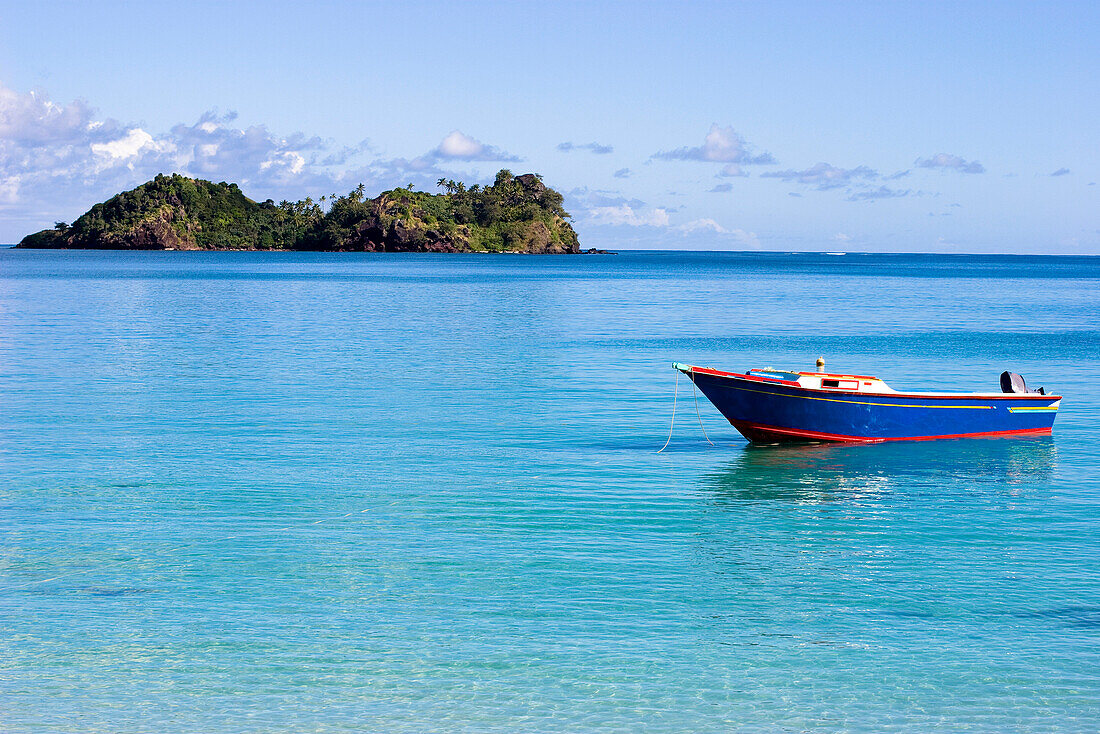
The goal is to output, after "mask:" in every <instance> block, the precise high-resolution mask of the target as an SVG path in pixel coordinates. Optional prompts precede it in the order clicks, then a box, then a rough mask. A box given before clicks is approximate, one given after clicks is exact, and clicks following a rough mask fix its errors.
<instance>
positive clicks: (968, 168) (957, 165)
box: [916, 153, 985, 173]
mask: <svg viewBox="0 0 1100 734" xmlns="http://www.w3.org/2000/svg"><path fill="white" fill-rule="evenodd" d="M916 165H918V166H920V167H921V168H942V169H945V170H955V171H959V172H960V173H985V166H983V165H982V164H981V163H979V162H978V161H968V160H966V159H965V158H960V157H959V156H957V155H951V154H950V153H937V154H936V155H934V156H931V157H929V158H918V159H917V160H916Z"/></svg>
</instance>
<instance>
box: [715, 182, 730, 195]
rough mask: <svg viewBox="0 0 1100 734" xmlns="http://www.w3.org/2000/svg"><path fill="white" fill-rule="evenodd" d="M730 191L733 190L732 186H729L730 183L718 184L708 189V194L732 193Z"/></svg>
mask: <svg viewBox="0 0 1100 734" xmlns="http://www.w3.org/2000/svg"><path fill="white" fill-rule="evenodd" d="M732 190H733V184H731V183H720V184H715V186H714V188H712V189H710V193H712V194H721V193H725V192H727V191H732Z"/></svg>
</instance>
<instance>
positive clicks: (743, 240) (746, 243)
mask: <svg viewBox="0 0 1100 734" xmlns="http://www.w3.org/2000/svg"><path fill="white" fill-rule="evenodd" d="M729 234H730V236H731V237H732V238H733V241H734V242H736V243H737V244H739V245H741V246H742V247H747V248H749V249H750V250H759V249H760V238H759V237H757V236H756V233H755V232H746V231H745V230H743V229H735V230H733V231H731V232H730V233H729Z"/></svg>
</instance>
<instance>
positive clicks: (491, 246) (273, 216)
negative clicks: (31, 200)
mask: <svg viewBox="0 0 1100 734" xmlns="http://www.w3.org/2000/svg"><path fill="white" fill-rule="evenodd" d="M438 185H439V187H440V188H441V189H443V192H442V193H439V194H430V193H427V192H424V191H414V190H413V188H412V184H409V185H408V186H407V187H405V188H396V189H392V190H390V191H385V192H383V193H381V194H379V195H378V196H377V197H375V198H373V199H371V198H366V197H365V196H364V190H363V185H362V184H360V185H359V186H358V187H357V188H356V189H355V190H353V191H352V192H351V193H349V194H347V195H346V196H335V195H333V196H332V197H321V200H320V202H315V201H313V200H312V199H310V198H307V199H305V200H304V201H296V202H290V201H282V202H280V203H278V204H276V203H275V202H274V201H272V200H271V199H268V200H267V201H264V202H255V201H253V200H251V199H249V198H248V197H247V196H245V195H244V194H243V193H242V192H241V190H240V188H239V187H238V186H237V184H234V183H225V182H222V183H213V182H210V181H204V180H202V179H194V178H187V177H185V176H180V175H179V174H173V175H170V176H165V175H160V176H157V177H156V178H155V179H153V180H152V181H149V182H147V183H144V184H142V185H141V186H138V187H137V188H135V189H132V190H130V191H126V192H123V193H121V194H118V195H117V196H115V197H113V198H111V199H108V200H107V201H105V202H103V203H102V204H96V205H95V206H93V207H92V208H91V209H89V210H88V211H87V212H86V213H85V214H83V215H81V216H80V218H78V219H77V220H76V221H75V222H73V223H72V224H71V225H70V224H66V223H65V222H58V223H57V224H56V226H55V227H54V228H53V229H45V230H42V231H41V232H36V233H35V234H31V235H27V236H26V237H24V238H23V240H22V241H21V242H20V243H19V244H18V245H16V247H21V248H49V249H55V248H68V249H85V250H88V249H95V250H315V251H319V250H323V251H353V252H516V253H531V254H577V253H580V252H581V249H580V243H579V242H578V240H577V233H576V232H575V231H573V227H572V225H571V224H570V223H569V219H570V216H569V213H568V212H566V211H565V209H564V208H563V207H562V195H561V194H560V193H558V192H557V191H555V190H554V189H551V188H549V187H547V186H546V185H545V184H543V183H542V178H541V176H539V175H537V174H533V173H526V174H523V175H521V176H513V175H512V173H511V171H508V170H501V171H500V172H499V173H497V175H496V180H495V181H494V182H493V184H492V185H491V186H480V185H476V184H475V185H473V186H470V187H469V188H467V187H466V185H465V184H462V183H459V182H457V181H453V180H446V179H440V180H439V182H438ZM326 200H327V209H326V206H325V205H326ZM589 252H596V250H590V251H589Z"/></svg>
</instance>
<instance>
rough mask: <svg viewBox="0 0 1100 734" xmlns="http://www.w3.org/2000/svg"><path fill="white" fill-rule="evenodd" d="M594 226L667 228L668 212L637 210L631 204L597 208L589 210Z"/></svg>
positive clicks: (652, 209) (658, 209)
mask: <svg viewBox="0 0 1100 734" xmlns="http://www.w3.org/2000/svg"><path fill="white" fill-rule="evenodd" d="M588 221H589V222H591V223H592V224H610V225H613V226H624V225H625V226H628V227H667V226H668V211H667V210H665V209H660V208H649V209H635V208H634V207H633V206H631V205H630V204H618V205H615V206H597V207H593V208H591V209H589V210H588Z"/></svg>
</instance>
